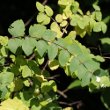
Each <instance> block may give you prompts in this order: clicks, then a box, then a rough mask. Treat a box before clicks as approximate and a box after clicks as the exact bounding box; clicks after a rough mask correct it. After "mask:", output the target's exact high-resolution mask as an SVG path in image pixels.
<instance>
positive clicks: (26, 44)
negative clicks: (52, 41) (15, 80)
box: [22, 37, 37, 56]
mask: <svg viewBox="0 0 110 110" xmlns="http://www.w3.org/2000/svg"><path fill="white" fill-rule="evenodd" d="M36 43H37V41H36V40H35V39H33V38H28V37H27V38H25V39H24V40H23V42H22V49H23V51H24V53H25V54H26V55H27V56H29V55H31V54H32V53H33V49H34V48H35V46H36Z"/></svg>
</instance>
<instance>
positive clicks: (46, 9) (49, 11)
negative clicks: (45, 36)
mask: <svg viewBox="0 0 110 110" xmlns="http://www.w3.org/2000/svg"><path fill="white" fill-rule="evenodd" d="M45 13H46V14H47V15H48V16H50V17H51V16H52V15H53V10H52V9H51V8H50V7H49V6H47V5H46V6H45Z"/></svg>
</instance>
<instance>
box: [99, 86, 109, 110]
mask: <svg viewBox="0 0 110 110" xmlns="http://www.w3.org/2000/svg"><path fill="white" fill-rule="evenodd" d="M101 101H102V103H103V104H104V106H105V107H106V108H107V110H109V109H110V88H106V89H104V90H103V91H102V94H101Z"/></svg>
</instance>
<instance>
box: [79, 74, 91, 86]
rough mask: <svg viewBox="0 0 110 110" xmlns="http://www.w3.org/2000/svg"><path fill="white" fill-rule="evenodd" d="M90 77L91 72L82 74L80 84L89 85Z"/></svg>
mask: <svg viewBox="0 0 110 110" xmlns="http://www.w3.org/2000/svg"><path fill="white" fill-rule="evenodd" d="M91 77H92V74H89V73H86V74H85V75H83V77H82V82H81V86H82V87H84V86H87V85H89V84H90V80H91Z"/></svg>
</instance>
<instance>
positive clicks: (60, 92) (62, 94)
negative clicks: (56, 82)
mask: <svg viewBox="0 0 110 110" xmlns="http://www.w3.org/2000/svg"><path fill="white" fill-rule="evenodd" d="M57 93H58V94H60V95H61V96H63V97H64V98H65V99H67V98H68V96H67V95H66V94H64V93H63V92H62V91H60V90H57Z"/></svg>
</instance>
